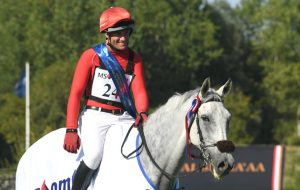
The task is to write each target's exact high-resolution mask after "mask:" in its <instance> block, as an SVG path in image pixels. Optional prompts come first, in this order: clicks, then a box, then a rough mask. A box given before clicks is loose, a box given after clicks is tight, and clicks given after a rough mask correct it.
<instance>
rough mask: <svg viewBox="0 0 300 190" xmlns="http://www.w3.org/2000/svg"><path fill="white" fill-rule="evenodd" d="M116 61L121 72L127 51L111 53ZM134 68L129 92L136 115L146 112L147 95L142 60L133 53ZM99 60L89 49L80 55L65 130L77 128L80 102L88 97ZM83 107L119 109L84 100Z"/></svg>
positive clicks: (126, 59)
mask: <svg viewBox="0 0 300 190" xmlns="http://www.w3.org/2000/svg"><path fill="white" fill-rule="evenodd" d="M111 53H112V54H113V55H114V57H115V58H116V59H117V61H118V62H119V63H120V65H121V67H122V69H123V70H125V69H126V67H127V64H128V56H129V50H128V49H127V50H124V51H122V52H117V51H111ZM133 62H134V66H133V74H134V78H133V81H132V83H131V86H130V88H131V91H132V95H133V98H134V103H135V107H136V110H137V112H138V113H140V112H147V111H148V95H147V90H146V87H145V81H144V76H143V67H142V59H141V57H140V55H139V54H137V53H134V60H133ZM100 64H101V63H100V59H99V57H98V55H97V54H96V52H95V51H94V50H93V49H92V48H90V49H88V50H86V51H84V52H83V54H82V55H81V57H80V59H79V61H78V63H77V66H76V69H75V72H74V77H73V82H72V87H71V91H70V96H69V99H68V107H67V120H66V127H67V128H77V125H78V124H77V122H78V121H77V120H78V115H79V111H80V100H81V98H82V96H83V95H85V96H89V95H90V94H89V93H90V91H91V87H92V82H93V81H92V79H93V75H94V73H95V72H94V71H95V68H96V67H99V66H100ZM85 105H88V106H97V107H101V108H105V109H111V110H113V109H119V108H118V107H115V106H112V105H107V104H103V103H100V102H96V101H94V100H91V99H86V100H85Z"/></svg>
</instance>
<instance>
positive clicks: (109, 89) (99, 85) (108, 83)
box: [91, 67, 133, 103]
mask: <svg viewBox="0 0 300 190" xmlns="http://www.w3.org/2000/svg"><path fill="white" fill-rule="evenodd" d="M125 78H126V81H127V84H128V86H130V84H131V82H132V79H133V76H132V75H128V74H125ZM91 96H92V97H95V98H97V99H98V98H99V99H102V100H107V101H112V102H118V103H121V100H120V97H119V95H118V92H117V88H116V86H115V84H114V82H113V80H112V78H111V77H110V75H109V72H108V71H107V70H105V69H101V68H99V67H97V68H96V69H95V75H94V80H93V84H92V90H91Z"/></svg>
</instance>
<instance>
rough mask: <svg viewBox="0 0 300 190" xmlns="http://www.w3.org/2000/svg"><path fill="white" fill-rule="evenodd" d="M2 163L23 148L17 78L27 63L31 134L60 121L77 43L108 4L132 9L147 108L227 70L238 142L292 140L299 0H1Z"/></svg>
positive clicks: (88, 38)
mask: <svg viewBox="0 0 300 190" xmlns="http://www.w3.org/2000/svg"><path fill="white" fill-rule="evenodd" d="M0 3H1V7H0V41H1V45H0V52H1V54H0V72H1V73H0V81H1V88H0V118H1V121H2V122H0V146H1V153H0V167H1V166H5V165H7V164H11V163H16V162H17V160H18V159H19V158H20V156H21V155H22V153H23V152H24V124H25V118H24V115H25V105H24V99H22V98H18V97H16V96H15V95H14V85H15V83H16V81H17V80H18V79H19V77H20V74H21V72H22V70H23V68H24V64H25V62H26V61H29V62H30V65H31V89H30V90H31V129H32V130H31V142H34V141H36V140H37V139H39V138H40V137H41V136H43V135H44V134H46V133H48V132H49V131H51V130H54V129H56V128H60V127H64V125H65V110H66V104H67V98H68V93H69V89H70V84H71V81H72V76H73V71H74V68H75V65H76V62H77V59H78V58H79V57H80V54H81V52H82V51H83V50H84V49H86V48H89V47H92V46H93V45H95V44H97V43H99V42H100V41H102V40H103V36H101V35H100V34H99V28H98V22H99V15H100V14H101V12H102V11H103V10H104V9H106V8H107V7H109V6H123V7H126V8H128V9H130V10H131V11H132V13H133V16H134V19H135V21H136V29H135V31H134V34H133V36H132V39H131V46H132V47H134V49H135V50H136V51H138V52H140V53H141V55H142V57H143V61H144V67H145V76H146V80H147V86H148V89H149V96H150V105H151V108H153V109H154V108H156V107H157V106H159V105H160V104H162V103H164V102H165V101H166V100H167V99H168V98H169V97H170V96H171V95H172V94H173V93H174V92H183V91H186V90H189V89H192V88H195V87H196V86H198V85H200V84H201V82H202V80H203V79H204V78H206V77H208V76H209V77H211V80H212V83H213V84H216V85H217V84H222V83H224V82H225V81H226V80H227V79H228V78H231V79H232V80H233V84H234V85H233V90H232V92H231V94H230V95H229V97H228V98H227V100H226V102H225V103H226V105H227V106H228V108H229V110H230V111H231V113H232V116H233V117H232V121H231V131H230V137H231V139H232V140H233V141H235V142H236V143H238V144H251V143H252V144H256V143H264V144H267V143H289V144H296V143H297V142H299V138H298V137H297V136H296V122H297V118H296V112H297V109H298V106H299V98H298V97H299V95H300V91H299V87H300V84H299V83H300V82H299V72H300V66H299V56H300V47H299V44H300V43H299V41H300V24H299V23H300V22H299V21H300V11H299V9H300V3H299V2H298V1H297V0H288V1H277V0H266V1H260V0H243V1H241V5H240V6H239V7H236V8H232V7H230V6H229V5H228V4H227V3H226V2H224V1H222V0H217V1H216V2H215V3H212V4H207V3H206V1H202V0H190V1H182V0H165V1H153V0H143V1H141V0H140V1H139V0H137V1H130V0H114V1H105V2H101V1H96V0H85V1H83V0H78V1H72V2H64V1H57V0H47V1H31V0H24V1H22V2H18V3H16V2H14V1H3V0H0Z"/></svg>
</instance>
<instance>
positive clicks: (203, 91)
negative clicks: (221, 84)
mask: <svg viewBox="0 0 300 190" xmlns="http://www.w3.org/2000/svg"><path fill="white" fill-rule="evenodd" d="M209 88H210V78H209V77H207V78H206V79H205V80H204V82H203V83H202V86H201V94H202V96H205V94H206V92H207V91H208V89H209Z"/></svg>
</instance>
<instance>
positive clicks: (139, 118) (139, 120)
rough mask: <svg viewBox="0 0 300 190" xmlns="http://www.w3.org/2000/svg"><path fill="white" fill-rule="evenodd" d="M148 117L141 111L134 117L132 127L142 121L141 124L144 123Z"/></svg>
mask: <svg viewBox="0 0 300 190" xmlns="http://www.w3.org/2000/svg"><path fill="white" fill-rule="evenodd" d="M147 119H148V114H147V113H146V112H141V113H140V114H139V115H138V116H137V117H136V119H135V122H134V124H133V126H134V127H136V128H137V127H138V126H139V124H140V123H142V125H144V123H145V122H146V121H147Z"/></svg>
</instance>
